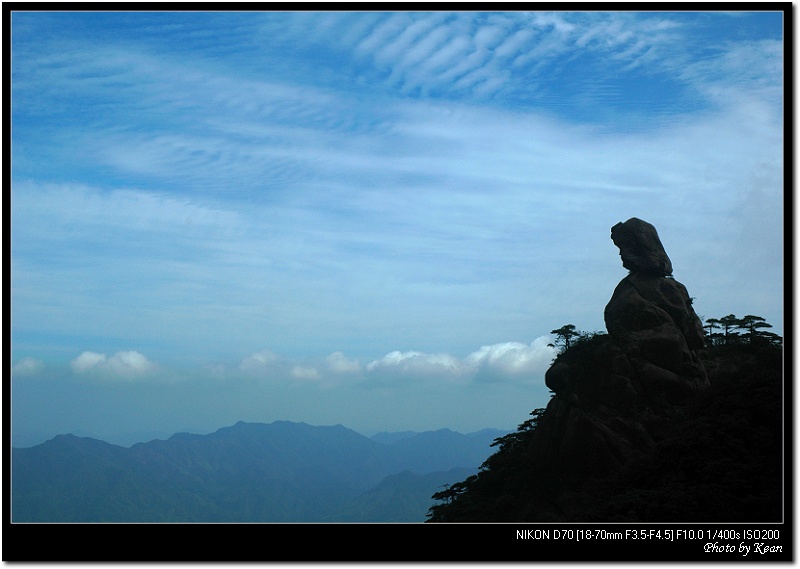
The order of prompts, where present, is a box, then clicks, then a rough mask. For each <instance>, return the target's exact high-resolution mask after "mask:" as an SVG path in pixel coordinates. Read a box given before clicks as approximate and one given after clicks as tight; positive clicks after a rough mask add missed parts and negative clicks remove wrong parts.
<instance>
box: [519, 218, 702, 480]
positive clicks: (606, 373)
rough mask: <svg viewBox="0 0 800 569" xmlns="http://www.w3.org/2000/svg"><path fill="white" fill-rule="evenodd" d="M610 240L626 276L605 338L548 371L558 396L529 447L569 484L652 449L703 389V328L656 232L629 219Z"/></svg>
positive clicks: (608, 315) (586, 343)
mask: <svg viewBox="0 0 800 569" xmlns="http://www.w3.org/2000/svg"><path fill="white" fill-rule="evenodd" d="M611 238H612V240H613V241H614V243H615V244H616V245H617V246H618V247H619V249H620V256H621V257H622V262H623V266H624V267H625V268H627V269H629V270H630V274H629V275H628V276H627V277H625V278H624V279H622V281H621V282H620V283H619V285H618V286H617V288H616V289H615V290H614V293H613V295H612V297H611V300H610V301H609V303H608V305H607V306H606V308H605V314H604V316H605V322H606V327H607V329H608V332H609V333H608V335H597V336H595V337H594V338H591V339H590V340H589V339H584V340H583V341H581V342H578V345H576V346H575V347H574V348H573V349H570V350H568V351H567V352H565V353H564V354H562V356H560V357H559V358H557V359H556V361H555V362H554V364H553V365H552V366H551V368H550V369H549V370H548V371H547V373H546V375H545V382H546V384H547V386H548V387H549V388H550V389H551V390H552V391H553V392H554V393H555V394H556V397H554V398H553V399H552V400H551V401H550V403H549V404H548V406H547V409H546V412H545V414H544V415H543V416H542V418H541V421H540V423H539V425H538V427H537V429H536V432H535V433H534V436H533V441H532V446H531V452H532V453H533V455H535V456H536V458H535V461H536V462H541V463H544V464H547V465H549V466H548V468H549V469H550V470H552V472H551V473H550V474H551V475H553V476H555V477H556V478H558V479H559V480H561V481H565V482H567V483H569V481H571V480H574V481H579V480H580V481H583V480H585V479H586V478H587V477H589V478H592V477H600V476H606V475H608V474H609V473H611V472H613V471H615V470H617V469H619V468H620V467H621V466H622V465H624V464H625V463H627V462H628V461H630V460H631V459H632V458H633V457H635V456H638V455H640V454H641V453H644V452H646V451H648V450H649V449H651V448H652V447H653V445H654V444H656V442H657V441H658V440H659V438H660V437H661V435H662V433H663V432H664V429H665V428H666V425H667V424H668V423H669V420H670V417H672V416H673V415H674V414H676V413H679V412H680V408H681V406H683V405H685V404H686V403H688V402H689V401H690V400H691V398H692V396H693V395H694V394H695V393H696V392H697V391H698V390H700V389H702V388H704V387H706V386H708V378H707V376H706V372H705V369H704V368H703V364H702V363H701V362H700V359H699V355H698V352H699V350H700V349H701V348H703V347H704V339H703V328H702V323H701V321H700V319H699V318H698V317H697V315H696V314H695V312H694V309H693V308H692V303H691V299H690V297H689V294H688V292H687V291H686V287H684V286H683V285H682V284H681V283H679V282H678V281H676V280H675V279H673V278H672V277H671V274H672V262H671V261H670V259H669V257H668V256H667V253H666V252H665V250H664V247H663V246H662V244H661V240H660V239H659V237H658V233H657V232H656V229H655V227H653V226H652V225H651V224H649V223H647V222H645V221H642V220H640V219H637V218H632V219H629V220H628V221H626V222H625V223H618V224H617V225H615V226H614V227H613V228H612V229H611Z"/></svg>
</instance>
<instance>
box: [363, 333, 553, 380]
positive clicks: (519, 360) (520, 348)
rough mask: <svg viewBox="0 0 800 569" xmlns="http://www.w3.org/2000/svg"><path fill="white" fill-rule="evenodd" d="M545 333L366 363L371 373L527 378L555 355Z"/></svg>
mask: <svg viewBox="0 0 800 569" xmlns="http://www.w3.org/2000/svg"><path fill="white" fill-rule="evenodd" d="M550 341H551V339H550V337H549V336H541V337H539V338H536V339H535V340H534V341H533V342H531V344H529V345H528V344H523V343H521V342H503V343H498V344H491V345H486V346H481V348H480V349H478V350H476V351H474V352H472V353H471V354H469V355H468V356H467V357H465V358H464V359H458V358H456V357H455V356H452V355H450V354H443V353H440V354H426V353H423V352H415V351H408V352H400V351H394V352H390V353H388V354H386V355H385V356H383V357H382V358H380V359H377V360H375V361H373V362H371V363H369V364H368V365H367V371H368V372H370V373H373V374H378V373H381V374H387V373H389V374H392V375H404V376H409V377H417V378H419V377H438V378H442V377H445V378H450V379H460V378H462V379H469V378H476V379H482V380H486V379H492V380H502V379H512V378H527V379H531V380H535V379H539V378H541V377H543V375H544V372H545V371H546V370H547V368H548V366H549V365H550V363H551V362H552V360H553V357H554V356H555V350H554V349H553V348H552V347H550V346H548V344H549V343H550Z"/></svg>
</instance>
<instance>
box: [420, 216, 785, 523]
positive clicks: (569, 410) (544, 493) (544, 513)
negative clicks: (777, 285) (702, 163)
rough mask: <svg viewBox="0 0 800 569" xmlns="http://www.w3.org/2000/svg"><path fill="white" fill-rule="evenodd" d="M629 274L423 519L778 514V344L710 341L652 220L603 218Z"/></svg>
mask: <svg viewBox="0 0 800 569" xmlns="http://www.w3.org/2000/svg"><path fill="white" fill-rule="evenodd" d="M611 238H612V240H613V241H614V243H615V244H616V245H617V246H618V247H619V249H620V256H621V257H622V262H623V266H624V267H625V268H627V269H629V271H630V273H629V274H628V275H627V276H626V277H625V278H623V279H622V281H621V282H620V283H619V285H618V286H617V287H616V289H615V290H614V292H613V294H612V296H611V299H610V301H609V302H608V305H607V306H606V308H605V312H604V316H605V322H606V327H607V329H608V334H603V333H596V334H584V335H582V336H580V337H579V338H578V339H577V340H574V341H573V342H571V343H570V345H569V347H567V348H565V349H564V351H563V352H561V353H560V354H559V355H558V356H557V357H556V359H555V361H554V362H553V365H552V366H551V367H550V369H549V370H548V371H547V373H546V374H545V383H546V384H547V386H548V387H549V388H550V389H551V390H552V391H553V393H554V395H553V397H552V398H551V399H550V401H549V403H548V404H547V407H546V408H545V409H536V410H534V411H533V412H532V413H531V415H533V417H534V418H533V419H529V420H527V421H525V422H524V423H522V424H521V425H520V426H519V428H518V430H517V432H516V433H513V434H511V435H508V436H506V437H501V438H499V439H497V440H496V441H495V444H496V446H499V450H498V451H497V452H496V453H495V454H494V455H492V456H491V457H489V459H487V461H486V462H485V463H484V466H483V467H482V470H481V471H480V472H479V473H478V474H477V475H476V476H472V477H470V478H468V479H466V480H464V481H463V482H461V483H457V484H454V485H452V486H451V487H450V488H449V489H448V491H449V494H447V495H441V494H440V495H438V496H437V495H434V498H436V499H439V500H445V503H443V504H439V505H437V506H434V507H433V508H431V511H430V514H429V521H430V522H476V521H489V522H511V521H524V522H608V521H634V522H635V521H646V522H677V521H682V522H699V521H738V522H741V521H758V520H762V521H763V520H770V521H779V520H780V519H781V511H782V510H781V508H782V504H783V501H782V495H781V484H782V482H781V481H782V480H783V479H782V470H781V469H782V461H781V458H782V454H781V449H780V447H781V443H780V441H781V440H782V437H781V421H782V419H781V417H782V414H781V406H782V367H781V362H782V350H781V348H780V347H778V346H775V345H769V344H757V343H750V344H738V345H730V346H728V345H725V346H721V345H720V346H710V347H709V348H708V349H704V348H705V346H704V336H703V328H702V324H701V322H700V319H699V318H698V317H697V315H696V314H695V312H694V309H693V308H692V300H691V297H690V296H689V294H688V292H687V290H686V287H684V286H683V285H682V284H681V283H679V282H678V281H676V280H675V279H674V278H672V262H671V261H670V259H669V257H668V256H667V254H666V252H665V250H664V247H663V246H662V244H661V240H660V239H659V237H658V233H657V232H656V229H655V227H653V226H652V225H651V224H649V223H647V222H645V221H642V220H640V219H636V218H633V219H630V220H628V221H626V222H625V223H618V224H616V225H615V226H614V227H613V228H612V230H611Z"/></svg>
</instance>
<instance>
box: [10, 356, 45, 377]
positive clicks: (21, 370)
mask: <svg viewBox="0 0 800 569" xmlns="http://www.w3.org/2000/svg"><path fill="white" fill-rule="evenodd" d="M42 368H44V362H43V361H41V360H37V359H35V358H22V359H21V360H19V361H18V362H17V363H15V364H14V367H13V368H12V374H13V375H15V376H18V375H33V374H34V373H37V372H39V371H41V370H42Z"/></svg>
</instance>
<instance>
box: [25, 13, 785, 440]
mask: <svg viewBox="0 0 800 569" xmlns="http://www.w3.org/2000/svg"><path fill="white" fill-rule="evenodd" d="M782 19H783V14H782V13H780V12H763V13H748V12H725V13H721V12H720V13H706V12H685V13H681V12H669V13H660V12H555V13H545V12H533V13H530V12H491V13H473V12H420V13H411V12H357V13H349V12H302V13H293V12H281V13H270V12H231V13H220V12H212V13H194V12H135V13H128V12H119V13H103V12H80V13H70V12H58V13H48V12H27V13H26V12H15V13H12V20H11V32H12V39H11V48H12V51H11V62H12V70H11V72H12V76H11V78H12V92H11V94H12V124H11V126H12V173H11V176H12V180H11V181H12V186H11V188H12V189H11V197H12V201H11V214H12V218H11V221H12V226H11V247H12V249H11V270H12V274H11V285H12V290H11V300H12V329H11V338H12V354H11V362H10V365H11V367H12V378H13V379H12V382H13V391H12V417H13V429H14V434H15V438H16V440H17V441H18V442H23V440H24V441H25V442H27V441H32V440H33V439H35V438H36V437H40V438H42V437H44V438H47V437H50V436H53V435H54V434H57V433H62V432H83V433H88V434H93V435H95V436H101V437H111V436H112V435H116V434H119V433H131V432H140V431H141V432H148V433H149V432H165V433H170V432H174V431H177V430H194V431H196V432H208V431H212V430H214V429H216V428H219V427H222V426H225V425H228V424H231V423H233V422H236V421H238V420H245V421H263V422H271V421H274V420H293V421H305V422H308V423H311V424H318V425H322V424H336V423H341V424H344V425H345V426H348V427H351V428H354V429H356V430H359V431H361V432H365V433H371V432H375V431H380V430H406V429H412V430H426V429H435V428H443V427H448V428H452V429H454V430H460V431H462V432H468V431H471V430H477V429H480V428H483V427H497V428H514V427H515V426H516V425H517V424H519V423H521V422H522V421H524V420H525V419H526V418H527V417H528V413H529V412H530V411H531V410H532V409H534V408H536V407H540V406H543V405H544V404H546V402H547V400H548V397H549V393H548V390H547V389H546V387H545V386H544V382H543V376H544V372H545V371H546V369H547V367H548V366H549V363H550V362H551V360H552V358H553V351H552V349H551V348H548V347H547V344H548V343H549V342H551V341H552V338H551V337H550V335H549V332H550V330H552V329H555V328H558V327H560V326H562V325H563V324H567V323H572V324H575V325H576V326H577V327H578V329H580V330H585V331H595V330H605V326H604V323H603V308H604V307H605V304H606V303H607V302H608V300H609V298H610V297H611V294H612V292H613V290H614V287H615V286H616V284H617V283H618V282H619V280H620V279H622V278H623V277H624V276H625V274H626V271H625V270H624V269H623V268H622V265H621V263H620V261H619V257H618V250H617V249H616V247H614V245H613V243H612V242H611V240H610V238H609V233H610V228H611V226H612V225H614V224H615V223H617V222H619V221H624V220H626V219H628V218H630V217H634V216H635V217H640V218H642V219H645V220H646V221H649V222H650V223H653V224H654V225H655V226H656V228H657V229H658V231H659V234H660V236H661V240H662V242H663V243H664V246H665V248H666V250H667V253H668V254H669V255H670V257H671V259H672V262H673V265H674V268H675V273H674V274H675V278H676V279H678V280H679V281H681V282H682V283H683V284H684V285H686V287H687V288H688V290H689V293H690V295H691V296H693V297H695V299H696V300H695V308H696V310H697V312H698V314H700V315H701V316H704V317H707V318H710V317H717V318H718V317H721V316H724V315H726V314H730V313H734V314H736V315H738V316H743V315H745V314H755V315H759V316H762V317H764V318H766V320H767V322H769V323H771V324H772V325H773V327H774V328H773V329H772V331H774V332H776V333H778V334H783V280H784V279H783V264H784V257H783V219H784V218H783V157H782V152H783V133H784V130H783V112H784V107H783V55H782V54H783V32H782Z"/></svg>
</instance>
